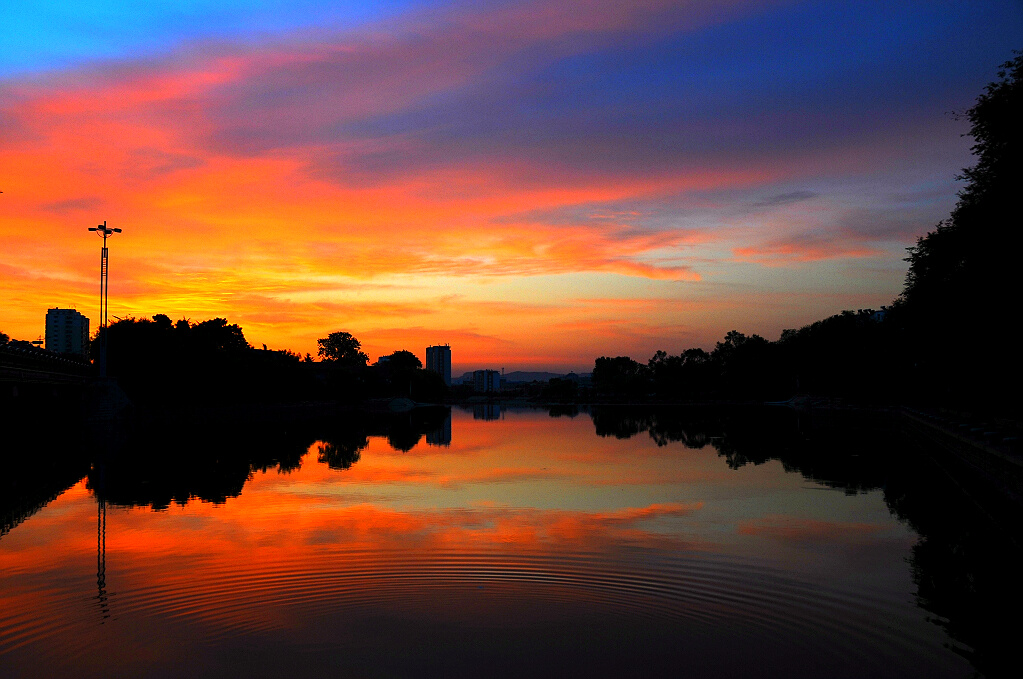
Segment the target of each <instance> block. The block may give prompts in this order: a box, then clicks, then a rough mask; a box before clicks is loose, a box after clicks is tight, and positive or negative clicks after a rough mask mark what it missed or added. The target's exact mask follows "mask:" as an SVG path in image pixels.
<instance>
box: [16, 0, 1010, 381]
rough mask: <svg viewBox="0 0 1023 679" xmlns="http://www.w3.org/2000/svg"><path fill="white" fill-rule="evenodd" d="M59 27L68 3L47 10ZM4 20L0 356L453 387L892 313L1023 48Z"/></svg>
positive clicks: (647, 23)
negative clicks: (362, 361)
mask: <svg viewBox="0 0 1023 679" xmlns="http://www.w3.org/2000/svg"><path fill="white" fill-rule="evenodd" d="M69 5H70V6H69ZM142 5H143V6H140V5H139V3H135V2H127V1H126V0H124V1H122V0H107V1H105V2H92V3H66V2H56V1H49V2H32V1H25V2H20V3H16V4H14V5H12V6H11V7H5V8H4V22H3V28H2V29H0V191H3V193H2V194H0V298H2V299H3V303H2V305H0V331H2V332H5V333H7V334H8V335H10V336H11V337H15V338H19V339H33V338H35V337H37V336H39V335H41V334H42V333H43V330H44V319H45V314H46V309H47V308H50V307H56V306H59V307H71V306H73V307H75V308H77V309H79V310H80V311H82V312H83V313H84V314H85V315H87V316H89V317H90V318H91V319H92V324H93V328H95V326H96V318H97V309H98V299H97V297H98V292H97V288H98V268H99V267H98V259H99V247H100V242H99V239H97V238H96V237H95V236H94V234H90V233H89V232H88V231H87V229H88V228H89V227H92V226H96V225H97V224H99V223H101V222H103V221H104V220H106V222H107V223H108V225H109V226H111V227H118V228H121V229H123V233H121V234H118V235H117V236H115V238H114V239H113V240H112V241H111V243H110V262H111V281H110V312H111V314H112V315H114V316H116V317H127V316H135V317H143V316H146V317H148V316H151V315H153V314H156V313H165V314H167V315H169V316H171V317H172V318H174V319H177V318H189V319H191V320H193V321H198V320H204V319H206V318H212V317H216V316H222V317H226V318H227V319H228V320H229V321H231V322H233V323H238V324H239V325H241V326H242V327H243V328H244V331H245V335H246V337H247V338H248V340H249V341H250V342H251V343H252V344H254V345H256V346H261V345H262V344H264V343H265V344H267V345H268V346H269V347H270V348H273V349H285V348H287V349H291V350H293V351H299V352H302V353H304V352H307V351H308V352H313V353H315V350H316V339H317V338H319V337H325V336H326V335H327V334H328V333H329V332H333V331H336V330H346V331H348V332H351V333H352V334H354V335H355V336H356V337H357V338H358V339H359V340H361V341H362V344H363V347H364V349H365V350H366V351H367V353H368V354H369V355H370V356H371V358H373V359H375V358H377V357H378V356H380V355H384V354H389V353H391V352H392V351H395V350H398V349H408V350H410V351H413V352H415V353H416V354H417V355H419V356H420V357H421V358H422V357H423V355H424V353H425V352H424V348H425V347H426V346H427V345H430V344H443V343H448V344H450V345H451V347H452V361H453V364H454V365H453V368H454V372H455V373H456V374H458V373H459V372H460V371H461V370H469V369H474V368H483V367H488V368H507V369H508V370H515V369H526V370H528V369H534V370H536V369H551V370H570V369H575V370H589V369H592V365H593V359H594V358H595V357H597V356H601V355H612V356H613V355H630V356H632V357H633V358H636V359H638V360H641V361H645V360H646V359H647V358H649V357H650V356H651V355H652V354H653V353H654V352H655V351H656V350H658V349H663V350H665V351H668V352H669V353H678V352H680V351H682V350H684V349H686V348H689V347H694V346H702V347H704V348H712V347H713V345H714V342H715V341H717V340H720V339H721V338H722V337H723V336H724V334H725V333H726V332H727V331H729V330H732V329H737V330H739V331H741V332H744V333H747V334H750V333H758V334H760V335H763V336H764V337H767V338H768V339H776V338H777V337H778V335H779V334H780V332H781V330H782V329H784V328H795V327H800V326H802V325H805V324H808V323H811V322H813V321H814V320H818V319H820V318H823V317H825V316H828V315H831V314H834V313H837V312H839V311H841V310H843V309H859V308H878V307H880V306H881V305H883V304H888V303H890V302H891V301H892V299H894V298H895V297H896V296H897V295H898V294H899V292H900V291H901V287H902V282H903V278H904V275H905V271H906V263H905V262H904V261H903V258H904V257H905V256H906V252H905V248H906V247H907V246H908V245H911V244H912V243H913V242H914V241H915V239H916V237H918V236H920V235H922V234H924V233H926V232H927V231H928V230H930V229H932V228H933V227H934V225H935V224H936V223H937V222H938V221H940V220H941V219H943V218H944V217H946V216H947V215H948V212H949V210H950V209H951V208H952V206H953V205H954V203H955V200H956V192H957V191H958V190H959V189H960V188H961V186H962V185H961V182H958V181H957V180H956V176H957V175H958V174H959V173H960V172H961V170H962V168H964V167H966V166H969V165H970V164H971V163H972V160H971V155H970V145H971V142H970V139H969V137H964V136H963V135H964V134H965V133H966V132H967V131H968V123H967V121H965V120H964V119H963V118H962V116H961V115H957V113H962V112H963V111H965V110H966V109H968V108H969V107H970V105H971V104H972V102H973V101H974V100H975V99H976V97H977V95H978V94H980V92H981V91H982V90H983V87H984V86H985V85H986V84H987V83H989V82H991V81H993V80H994V79H995V78H996V75H997V71H998V66H999V65H1000V64H1001V63H1003V62H1005V61H1007V60H1008V59H1010V58H1011V57H1012V56H1013V52H1012V51H1013V50H1014V49H1023V40H1020V36H1023V2H1020V1H1019V0H990V1H988V2H975V3H964V2H958V1H955V2H954V1H947V2H946V1H942V0H926V1H924V0H920V1H908V0H886V1H884V2H873V1H870V0H857V1H855V2H844V1H842V0H832V1H827V2H808V1H804V2H786V1H782V0H777V1H770V0H763V1H752V2H738V1H729V0H692V1H689V2H686V1H680V0H676V1H674V2H666V1H663V0H635V1H633V2H628V3H622V2H620V1H617V2H616V1H612V0H561V1H560V2H556V3H554V2H536V1H529V0H526V1H522V0H503V1H500V2H435V3H430V2H402V1H400V0H392V1H385V2H371V1H361V2H354V1H351V2H322V1H321V2H312V1H311V0H310V1H307V0H289V1H288V2H284V1H277V0H263V1H251V0H248V1H246V2H242V1H241V0H216V1H213V0H190V1H185V2H153V3H142Z"/></svg>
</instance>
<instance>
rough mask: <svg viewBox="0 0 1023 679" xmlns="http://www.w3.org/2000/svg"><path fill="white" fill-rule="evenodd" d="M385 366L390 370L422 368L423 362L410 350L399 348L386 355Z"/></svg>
mask: <svg viewBox="0 0 1023 679" xmlns="http://www.w3.org/2000/svg"><path fill="white" fill-rule="evenodd" d="M386 364H387V367H388V368H390V369H391V370H415V369H416V368H422V367H423V362H422V361H420V360H419V357H418V356H416V355H415V354H413V353H412V352H411V351H406V350H404V349H400V350H398V351H396V352H394V353H393V354H391V355H390V356H388V357H387V361H386Z"/></svg>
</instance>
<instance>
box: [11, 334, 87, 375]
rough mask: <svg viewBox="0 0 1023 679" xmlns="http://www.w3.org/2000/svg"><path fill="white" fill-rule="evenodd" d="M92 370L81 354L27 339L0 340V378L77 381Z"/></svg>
mask: <svg viewBox="0 0 1023 679" xmlns="http://www.w3.org/2000/svg"><path fill="white" fill-rule="evenodd" d="M91 374H92V364H90V363H89V361H87V360H86V359H85V358H82V357H79V356H74V355H68V354H58V353H55V352H53V351H47V350H46V349H40V348H39V347H36V346H33V345H32V344H30V343H28V342H20V341H17V340H16V341H13V342H7V343H5V344H0V379H2V380H7V381H12V380H18V381H47V382H49V381H62V382H63V381H78V380H80V379H83V378H85V377H88V376H89V375H91Z"/></svg>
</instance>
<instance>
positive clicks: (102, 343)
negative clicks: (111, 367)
mask: <svg viewBox="0 0 1023 679" xmlns="http://www.w3.org/2000/svg"><path fill="white" fill-rule="evenodd" d="M89 231H95V232H96V235H97V236H102V237H103V249H102V250H100V257H99V376H100V377H106V376H107V306H108V303H109V298H108V295H107V293H108V291H109V286H110V260H109V258H108V253H107V238H109V237H110V236H112V235H114V234H115V233H121V230H120V229H111V228H109V227H107V222H106V220H103V223H102V224H100V225H99V226H96V227H90V228H89Z"/></svg>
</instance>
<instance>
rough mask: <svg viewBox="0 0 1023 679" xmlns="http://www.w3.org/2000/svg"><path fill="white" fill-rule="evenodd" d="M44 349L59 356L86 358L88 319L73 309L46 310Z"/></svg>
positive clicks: (87, 353)
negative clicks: (71, 355) (67, 355)
mask: <svg viewBox="0 0 1023 679" xmlns="http://www.w3.org/2000/svg"><path fill="white" fill-rule="evenodd" d="M46 348H47V349H49V350H50V351H55V352H57V353H59V354H78V355H79V356H88V355H89V319H88V318H86V317H85V316H83V315H82V314H80V313H78V311H77V310H75V309H58V308H53V309H47V310H46Z"/></svg>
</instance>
